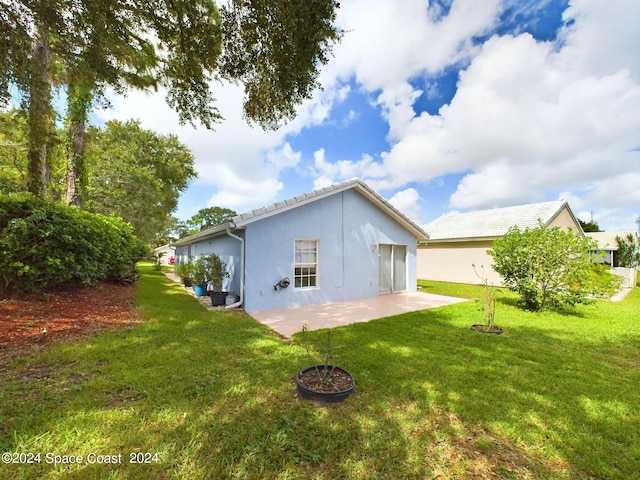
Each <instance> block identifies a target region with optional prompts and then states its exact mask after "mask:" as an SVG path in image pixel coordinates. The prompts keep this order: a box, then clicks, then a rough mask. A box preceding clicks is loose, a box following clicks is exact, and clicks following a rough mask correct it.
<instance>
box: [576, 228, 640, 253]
mask: <svg viewBox="0 0 640 480" xmlns="http://www.w3.org/2000/svg"><path fill="white" fill-rule="evenodd" d="M629 234H631V235H633V237H634V238H636V239H637V238H638V235H637V233H636V232H634V231H631V230H629V231H627V232H585V235H586V236H587V237H591V238H593V239H594V240H595V241H596V242H597V243H598V249H599V250H615V251H618V242H616V237H622V238H625V239H626V238H627V235H629Z"/></svg>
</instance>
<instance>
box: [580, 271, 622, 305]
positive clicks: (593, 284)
mask: <svg viewBox="0 0 640 480" xmlns="http://www.w3.org/2000/svg"><path fill="white" fill-rule="evenodd" d="M583 283H584V285H585V286H586V288H587V289H588V290H589V291H590V292H591V295H593V296H594V297H596V298H610V297H611V296H613V295H614V294H615V293H616V291H617V290H618V289H619V288H620V287H621V286H622V277H619V276H618V275H614V274H612V273H611V268H610V267H609V266H608V265H602V264H600V263H594V264H593V265H592V266H591V269H590V270H589V271H588V272H586V274H585V277H584V281H583Z"/></svg>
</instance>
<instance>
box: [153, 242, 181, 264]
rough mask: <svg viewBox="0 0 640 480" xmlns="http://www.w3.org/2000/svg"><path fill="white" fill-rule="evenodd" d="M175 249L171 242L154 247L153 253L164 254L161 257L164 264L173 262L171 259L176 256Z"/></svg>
mask: <svg viewBox="0 0 640 480" xmlns="http://www.w3.org/2000/svg"><path fill="white" fill-rule="evenodd" d="M175 251H176V249H175V247H173V246H172V245H171V244H166V245H162V246H161V247H156V248H154V249H153V253H155V254H156V255H160V254H162V257H160V263H161V264H162V265H170V264H171V259H172V258H174V256H175Z"/></svg>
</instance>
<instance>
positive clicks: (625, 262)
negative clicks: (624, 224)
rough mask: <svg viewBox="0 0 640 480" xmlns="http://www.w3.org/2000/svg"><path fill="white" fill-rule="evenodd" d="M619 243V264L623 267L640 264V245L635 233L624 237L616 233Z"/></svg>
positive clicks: (632, 266)
mask: <svg viewBox="0 0 640 480" xmlns="http://www.w3.org/2000/svg"><path fill="white" fill-rule="evenodd" d="M616 243H617V244H618V265H619V266H621V267H628V268H636V267H637V266H639V265H640V246H639V245H638V240H637V239H636V237H635V236H634V235H633V233H629V234H627V235H626V236H625V237H624V238H623V237H621V236H619V235H616Z"/></svg>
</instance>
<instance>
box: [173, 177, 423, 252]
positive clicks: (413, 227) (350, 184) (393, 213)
mask: <svg viewBox="0 0 640 480" xmlns="http://www.w3.org/2000/svg"><path fill="white" fill-rule="evenodd" d="M346 190H355V191H357V192H358V193H360V194H361V195H362V196H363V197H364V198H366V199H367V200H368V201H370V202H371V203H372V204H373V205H375V206H376V207H377V208H378V209H380V210H381V211H382V212H384V213H385V214H387V215H388V216H389V217H391V218H392V219H393V220H395V221H396V222H397V223H399V224H400V225H401V226H402V227H403V228H404V229H405V230H407V231H409V232H411V233H412V234H413V235H415V236H416V238H417V239H418V240H421V241H424V240H427V239H428V238H429V236H428V235H427V234H426V233H425V231H424V230H423V229H422V228H421V227H420V226H419V225H418V224H416V223H415V222H413V221H412V220H411V219H409V217H407V216H406V215H405V214H403V213H402V212H401V211H400V210H398V209H397V208H396V207H394V206H393V205H391V204H390V203H389V202H388V201H387V200H385V199H384V198H383V197H382V196H381V195H380V194H379V193H377V192H376V191H375V190H373V189H372V188H371V187H370V186H369V185H367V184H366V183H364V182H363V181H362V180H360V179H359V178H353V179H351V180H347V181H345V182H341V183H336V184H334V185H330V186H328V187H324V188H319V189H317V190H313V191H312V192H308V193H304V194H302V195H298V196H296V197H293V198H289V199H287V200H284V201H282V202H277V203H273V204H271V205H268V206H266V207H262V208H258V209H255V210H251V211H250V212H245V213H241V214H240V215H238V216H236V217H233V218H232V219H231V220H230V221H229V222H227V223H223V224H221V225H217V226H215V227H212V228H209V229H206V230H203V231H201V232H198V233H196V234H194V235H191V236H190V237H186V238H182V239H180V240H177V241H176V242H174V243H173V245H178V246H179V245H189V244H190V243H193V242H194V241H196V240H201V239H204V238H208V237H213V236H216V235H219V234H221V233H223V232H225V231H226V230H227V229H231V230H233V229H238V228H244V227H246V226H247V225H249V224H251V223H253V222H257V221H259V220H264V219H265V218H269V217H271V216H273V215H278V214H280V213H283V212H286V211H289V210H293V209H294V208H298V207H301V206H302V205H307V204H309V203H312V202H316V201H318V200H320V199H322V198H326V197H329V196H331V195H335V194H337V193H340V192H344V191H346Z"/></svg>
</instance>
